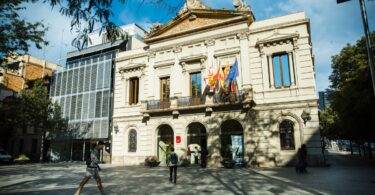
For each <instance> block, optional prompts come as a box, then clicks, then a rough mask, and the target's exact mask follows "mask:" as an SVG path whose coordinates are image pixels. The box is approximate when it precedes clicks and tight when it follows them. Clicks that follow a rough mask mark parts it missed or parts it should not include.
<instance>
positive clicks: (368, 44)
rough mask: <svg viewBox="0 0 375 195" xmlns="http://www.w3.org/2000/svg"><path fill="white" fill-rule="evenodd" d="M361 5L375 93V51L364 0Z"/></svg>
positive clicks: (345, 0) (360, 1)
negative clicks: (374, 50) (374, 51)
mask: <svg viewBox="0 0 375 195" xmlns="http://www.w3.org/2000/svg"><path fill="white" fill-rule="evenodd" d="M347 1H351V0H337V4H339V3H344V2H347ZM359 5H360V7H361V14H362V22H363V28H364V31H365V39H366V46H367V54H368V61H369V66H370V72H371V78H372V87H373V91H374V95H375V64H374V61H375V60H374V53H373V49H372V45H371V38H370V30H369V27H368V19H367V13H366V5H365V1H364V0H359Z"/></svg>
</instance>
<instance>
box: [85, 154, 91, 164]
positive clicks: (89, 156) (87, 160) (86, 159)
mask: <svg viewBox="0 0 375 195" xmlns="http://www.w3.org/2000/svg"><path fill="white" fill-rule="evenodd" d="M85 162H86V165H87V166H90V165H91V152H87V153H86V154H85Z"/></svg>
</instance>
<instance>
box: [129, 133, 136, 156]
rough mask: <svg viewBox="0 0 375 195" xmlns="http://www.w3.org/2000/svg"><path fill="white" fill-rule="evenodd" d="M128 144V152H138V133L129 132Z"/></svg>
mask: <svg viewBox="0 0 375 195" xmlns="http://www.w3.org/2000/svg"><path fill="white" fill-rule="evenodd" d="M128 143H129V147H128V152H137V132H136V131H135V130H134V129H132V130H130V132H129V139H128Z"/></svg>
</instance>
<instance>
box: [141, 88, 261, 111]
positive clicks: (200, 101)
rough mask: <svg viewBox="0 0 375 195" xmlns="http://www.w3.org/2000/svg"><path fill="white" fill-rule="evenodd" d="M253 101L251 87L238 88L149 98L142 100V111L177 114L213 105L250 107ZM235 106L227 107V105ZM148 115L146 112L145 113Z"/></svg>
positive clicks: (207, 109) (208, 109)
mask: <svg viewBox="0 0 375 195" xmlns="http://www.w3.org/2000/svg"><path fill="white" fill-rule="evenodd" d="M253 103H254V101H253V93H252V90H251V89H247V90H239V91H237V92H236V93H222V94H215V93H207V94H206V95H205V96H204V95H203V96H201V97H196V96H188V97H172V98H171V99H166V100H149V101H144V102H142V105H143V106H142V110H141V112H142V113H146V114H147V113H158V112H172V113H173V115H175V114H177V115H178V114H179V112H180V111H183V110H194V109H196V110H202V109H206V112H212V109H213V108H215V107H227V108H228V109H231V108H235V109H238V108H241V107H242V108H243V109H248V108H251V107H252V105H254V104H253ZM230 105H232V106H235V107H228V106H230ZM147 116H148V114H147Z"/></svg>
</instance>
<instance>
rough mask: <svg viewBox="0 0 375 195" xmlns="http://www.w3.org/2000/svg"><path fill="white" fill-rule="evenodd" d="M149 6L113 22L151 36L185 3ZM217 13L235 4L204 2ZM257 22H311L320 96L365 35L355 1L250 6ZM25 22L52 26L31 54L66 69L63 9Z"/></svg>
mask: <svg viewBox="0 0 375 195" xmlns="http://www.w3.org/2000/svg"><path fill="white" fill-rule="evenodd" d="M152 1H155V0H145V2H144V3H143V4H142V5H141V2H142V0H126V3H125V4H120V3H118V2H117V1H116V0H115V2H114V4H113V11H114V16H113V21H114V22H115V23H116V24H118V25H122V24H128V23H137V24H139V25H141V26H142V27H143V28H145V29H146V30H147V29H148V28H149V27H150V26H151V24H152V23H154V22H160V23H165V22H167V21H168V20H169V19H171V18H173V17H174V16H175V15H176V12H177V11H178V9H176V7H178V5H181V4H180V2H181V1H180V0H164V1H162V2H163V3H161V4H158V5H156V4H154V3H152ZM201 1H202V2H204V3H206V4H207V5H208V6H210V7H212V8H218V9H222V8H224V7H225V8H227V9H232V8H233V6H232V0H201ZM247 2H248V4H249V5H250V6H251V7H252V10H253V12H254V15H255V17H256V20H258V21H259V20H264V19H267V18H270V17H276V16H281V15H285V14H289V13H295V12H299V11H304V12H305V13H306V15H307V16H308V17H310V19H311V36H312V41H313V52H314V56H315V67H316V82H317V89H318V91H321V90H324V89H326V88H327V87H328V86H329V80H328V77H329V75H330V74H331V56H333V55H335V54H338V53H339V51H340V50H341V49H342V48H343V47H344V46H345V45H346V44H347V43H352V44H353V43H355V41H356V40H357V39H359V38H360V37H361V36H362V35H363V26H362V20H361V15H360V9H359V3H358V1H357V0H352V1H349V2H347V3H343V4H339V5H337V4H336V0H247ZM366 5H367V14H368V17H369V21H370V22H369V23H370V29H371V30H375V12H374V10H375V1H368V0H366ZM26 7H27V9H26V10H25V11H23V12H22V13H21V16H22V17H24V18H26V19H27V20H28V21H40V20H43V22H44V23H45V24H46V25H48V26H49V29H50V30H49V32H48V33H47V35H46V39H47V40H48V41H49V42H50V45H49V46H47V47H46V48H45V49H44V50H37V49H35V48H31V50H30V54H31V55H34V56H37V57H39V58H42V59H43V58H44V59H46V60H49V61H52V62H55V63H59V64H61V65H64V63H65V61H64V57H65V55H66V53H67V51H71V50H73V49H74V48H73V47H72V46H71V41H72V40H73V38H74V36H75V33H74V32H70V19H69V18H66V17H64V16H61V15H60V14H59V12H58V9H56V8H55V9H51V7H49V6H48V5H44V4H43V3H36V4H27V5H26Z"/></svg>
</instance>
